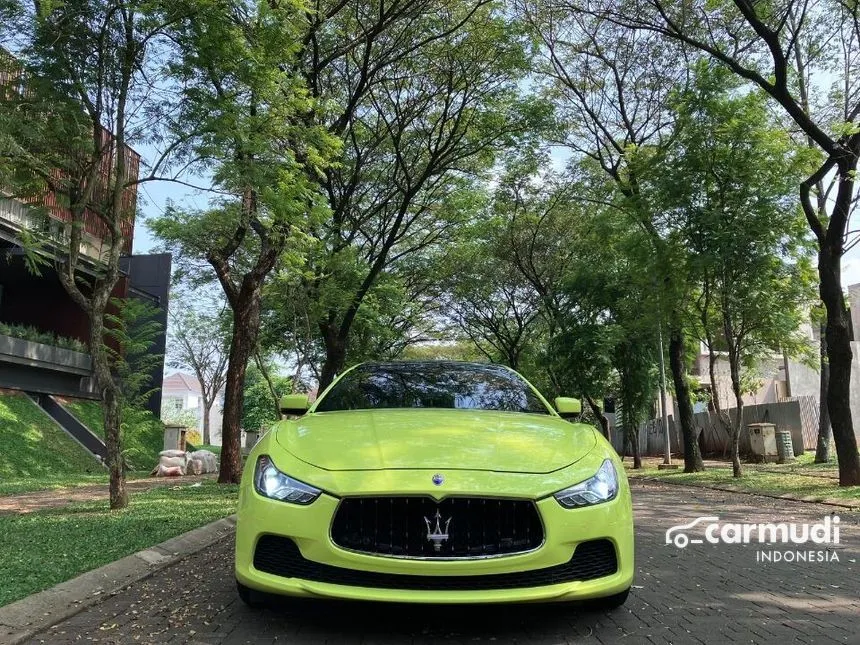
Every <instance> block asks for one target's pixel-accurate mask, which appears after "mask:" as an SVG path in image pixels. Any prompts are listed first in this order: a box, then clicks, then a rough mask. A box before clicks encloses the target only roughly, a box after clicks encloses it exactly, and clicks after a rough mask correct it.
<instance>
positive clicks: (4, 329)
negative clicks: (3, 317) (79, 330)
mask: <svg viewBox="0 0 860 645" xmlns="http://www.w3.org/2000/svg"><path fill="white" fill-rule="evenodd" d="M0 335H2V336H11V337H12V338H19V339H21V340H28V341H30V342H32V343H43V344H44V345H52V346H54V347H60V348H62V349H70V350H72V351H74V352H82V353H87V352H88V351H89V350H88V349H87V346H86V344H85V343H82V342H81V341H79V340H78V339H77V338H66V337H65V336H58V335H57V334H53V333H51V332H47V331H39V330H38V329H36V328H35V327H30V326H28V325H13V324H11V323H4V322H0Z"/></svg>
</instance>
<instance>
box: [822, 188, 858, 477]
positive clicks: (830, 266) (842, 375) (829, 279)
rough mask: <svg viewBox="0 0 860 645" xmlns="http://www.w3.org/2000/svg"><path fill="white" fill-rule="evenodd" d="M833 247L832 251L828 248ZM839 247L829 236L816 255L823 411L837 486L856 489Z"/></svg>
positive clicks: (847, 336) (848, 351)
mask: <svg viewBox="0 0 860 645" xmlns="http://www.w3.org/2000/svg"><path fill="white" fill-rule="evenodd" d="M840 192H841V191H840ZM833 246H835V247H836V248H835V249H834V248H831V247H833ZM841 246H842V237H841V233H840V236H839V238H838V240H836V242H835V243H833V242H832V241H831V238H830V236H828V237H827V239H825V240H824V243H823V244H822V245H821V246H820V248H819V253H818V275H819V278H820V280H821V282H820V286H819V290H820V294H821V301H822V302H823V303H824V307H825V308H826V309H827V326H826V332H827V333H826V335H825V336H826V339H827V362H828V367H829V370H830V374H829V381H828V387H827V409H828V412H829V415H830V423H831V425H832V428H833V440H834V442H835V443H836V456H837V458H838V461H839V485H840V486H857V485H860V457H858V455H857V439H856V437H855V436H854V425H853V423H852V419H851V404H850V400H851V399H850V397H851V359H852V355H851V335H850V327H849V324H848V315H849V314H848V311H847V310H846V307H845V297H844V295H843V293H842V271H841V266H840V261H841V258H842V252H841V250H842V249H841Z"/></svg>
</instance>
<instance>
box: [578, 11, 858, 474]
mask: <svg viewBox="0 0 860 645" xmlns="http://www.w3.org/2000/svg"><path fill="white" fill-rule="evenodd" d="M576 9H577V10H578V11H580V12H584V13H587V14H588V15H591V16H594V17H596V18H597V19H600V20H604V21H607V22H610V23H612V24H615V25H620V26H622V27H624V28H627V29H629V30H631V32H634V33H654V34H658V35H660V36H662V37H665V38H667V39H668V40H670V41H674V42H677V43H679V44H680V45H682V46H683V47H684V48H685V49H687V50H689V49H695V50H698V51H700V52H704V53H706V54H707V55H708V56H710V57H712V58H713V59H714V60H716V61H718V62H719V63H721V64H722V65H724V66H725V67H727V68H728V69H729V70H731V71H732V72H733V73H734V74H736V75H737V76H739V77H740V78H741V79H743V80H745V81H747V82H748V83H750V84H752V85H754V86H756V87H758V88H760V89H761V90H762V91H764V92H765V93H767V95H768V96H769V97H770V98H771V99H772V100H773V102H774V103H775V104H776V105H778V106H780V107H781V108H782V110H783V111H784V113H785V115H786V116H787V117H789V118H790V119H791V120H792V121H793V122H794V124H795V126H796V127H797V128H799V129H800V131H801V132H802V134H803V136H805V137H806V140H807V142H808V143H809V144H810V145H814V146H815V147H816V148H817V150H818V151H819V152H820V155H821V158H820V162H819V165H818V167H817V169H816V170H815V171H814V172H812V173H811V174H809V175H808V176H807V177H806V179H804V180H803V181H802V182H800V187H799V194H800V202H801V206H802V207H803V212H804V215H805V218H806V222H807V225H808V227H809V230H810V231H811V232H812V234H813V236H814V238H815V241H816V244H817V246H818V276H819V281H820V282H819V294H820V297H821V301H822V302H823V303H824V308H825V310H826V312H827V322H826V334H825V339H826V344H827V348H826V351H827V365H828V370H829V381H828V385H827V407H828V413H829V417H830V422H831V425H832V428H833V438H834V440H835V443H836V453H837V456H838V459H839V484H840V486H856V485H860V456H858V452H857V439H856V437H855V435H854V426H853V421H852V418H851V407H850V391H851V361H852V354H851V335H850V316H849V314H848V310H847V308H846V305H845V297H844V294H843V292H842V276H841V260H842V256H843V255H844V254H845V252H846V251H847V250H848V249H849V248H850V247H851V246H853V245H854V244H855V243H856V241H857V238H856V234H854V233H852V232H851V231H850V229H849V223H850V219H851V214H852V212H853V210H854V206H855V203H856V192H857V191H856V172H857V166H858V161H860V127H858V125H857V121H858V118H859V117H860V92H858V89H860V85H858V83H860V77H858V76H857V75H856V70H857V69H858V67H860V38H858V37H857V34H858V33H860V8H858V4H857V3H856V2H849V1H845V0H820V1H818V2H808V1H807V0H780V1H778V2H769V3H756V2H750V1H749V0H733V1H732V2H706V1H704V0H701V1H696V2H693V3H682V4H677V3H671V2H665V1H663V0H631V1H630V2H625V3H620V4H619V3H615V2H607V1H606V0H594V2H589V1H587V0H586V1H584V2H578V3H577V5H576ZM821 76H824V77H830V78H833V77H834V76H835V78H834V79H833V82H832V85H831V88H830V91H829V92H827V91H822V92H815V91H814V89H813V88H812V87H811V79H812V78H815V77H821Z"/></svg>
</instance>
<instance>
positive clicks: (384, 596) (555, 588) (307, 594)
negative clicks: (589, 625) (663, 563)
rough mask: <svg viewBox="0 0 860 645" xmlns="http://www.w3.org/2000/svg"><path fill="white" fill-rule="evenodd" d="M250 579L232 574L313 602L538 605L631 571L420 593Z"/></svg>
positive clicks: (596, 591)
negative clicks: (527, 584) (581, 578)
mask: <svg viewBox="0 0 860 645" xmlns="http://www.w3.org/2000/svg"><path fill="white" fill-rule="evenodd" d="M252 573H253V577H252V578H246V577H245V576H244V575H243V574H242V573H241V572H240V571H238V570H237V571H236V579H237V580H238V581H239V582H241V583H242V584H245V585H248V586H252V587H253V588H254V589H257V590H259V591H263V592H265V593H272V594H275V595H280V596H284V595H285V596H294V597H303V598H312V599H316V600H349V601H366V602H368V601H369V602H382V603H401V604H402V603H410V604H501V603H530V602H534V603H541V602H566V601H576V600H589V599H592V598H601V597H605V596H610V595H612V594H615V593H620V592H623V591H625V590H626V589H629V588H630V586H631V585H632V584H633V574H632V572H631V573H630V575H629V576H628V575H627V574H626V572H625V571H624V570H622V569H621V568H620V567H619V570H618V571H617V572H616V573H613V574H611V575H608V576H605V577H603V578H595V579H594V580H585V581H573V582H561V583H558V584H554V585H545V586H540V587H517V588H514V589H493V590H482V591H473V590H463V591H424V590H420V589H418V590H408V591H404V590H401V589H381V588H376V587H355V586H347V585H338V584H332V583H328V582H314V581H310V580H304V579H302V578H282V577H280V576H276V575H273V574H270V573H264V572H261V571H258V570H257V569H252Z"/></svg>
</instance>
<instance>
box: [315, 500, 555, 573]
mask: <svg viewBox="0 0 860 645" xmlns="http://www.w3.org/2000/svg"><path fill="white" fill-rule="evenodd" d="M371 500H372V501H373V503H372V504H371V503H370V501H371ZM380 504H383V505H384V506H387V507H388V508H387V509H386V511H384V512H383V513H379V510H378V509H379V505H380ZM371 508H372V509H373V510H372V511H371ZM437 510H438V511H439V513H440V514H441V523H440V528H441V529H443V530H444V529H445V523H446V522H447V520H448V518H451V523H450V525H449V526H448V534H449V536H450V537H449V539H448V540H447V541H446V542H444V543H441V544H440V545H439V549H438V550H437V549H436V548H435V545H434V544H433V542H431V541H429V540H428V539H427V525H426V523H425V518H427V519H428V520H430V523H431V526H433V527H434V528H435V521H436V520H435V515H436V512H437ZM370 525H372V530H370V528H369V526H370ZM371 533H372V537H371V535H370V534H371ZM331 537H332V541H333V542H334V543H335V544H336V545H337V546H340V547H342V548H345V549H350V550H352V551H360V552H362V553H371V554H375V555H387V556H397V557H419V558H420V557H426V558H430V557H443V558H475V557H482V556H495V555H513V554H516V553H522V552H524V551H531V550H532V549H536V548H537V547H539V546H540V545H541V543H542V542H543V526H542V524H541V522H540V517H539V516H538V512H537V508H536V507H535V504H534V502H532V501H529V500H514V499H488V498H468V497H449V498H446V499H443V500H441V501H438V502H437V501H436V500H434V499H432V498H430V497H417V496H416V497H405V496H404V497H372V498H368V497H347V498H344V499H343V500H341V503H340V505H339V506H338V509H337V513H336V514H335V518H334V521H333V522H332V528H331Z"/></svg>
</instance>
